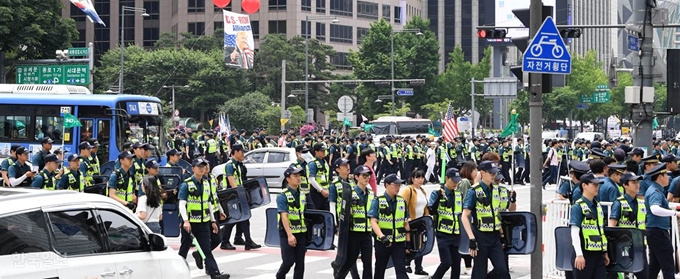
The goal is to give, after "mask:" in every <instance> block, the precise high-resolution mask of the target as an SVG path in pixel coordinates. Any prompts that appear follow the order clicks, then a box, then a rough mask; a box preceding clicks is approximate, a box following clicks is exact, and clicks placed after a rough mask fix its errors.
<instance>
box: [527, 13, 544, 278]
mask: <svg viewBox="0 0 680 279" xmlns="http://www.w3.org/2000/svg"><path fill="white" fill-rule="evenodd" d="M529 18H530V26H529V37H530V39H529V41H531V38H533V37H534V36H536V33H538V29H539V28H540V27H541V24H542V23H543V3H542V1H541V0H531V5H530V6H529ZM542 80H543V74H535V73H531V74H530V77H529V119H530V121H529V124H530V125H531V131H530V133H529V136H530V139H529V144H530V145H531V153H530V155H529V159H530V160H531V162H530V165H529V167H530V168H531V169H530V171H531V175H530V177H529V178H530V179H531V190H530V191H531V193H530V197H531V204H530V211H531V213H533V214H534V215H535V216H536V218H539V220H540V218H541V216H543V204H542V203H543V188H542V187H541V183H542V181H543V179H542V176H541V166H542V165H543V162H542V161H541V155H542V154H541V152H540V150H541V132H542V131H543V84H542ZM536 243H537V244H538V245H539V247H540V245H541V244H542V243H543V222H537V223H536ZM531 278H533V279H539V278H543V249H535V250H534V252H533V253H531Z"/></svg>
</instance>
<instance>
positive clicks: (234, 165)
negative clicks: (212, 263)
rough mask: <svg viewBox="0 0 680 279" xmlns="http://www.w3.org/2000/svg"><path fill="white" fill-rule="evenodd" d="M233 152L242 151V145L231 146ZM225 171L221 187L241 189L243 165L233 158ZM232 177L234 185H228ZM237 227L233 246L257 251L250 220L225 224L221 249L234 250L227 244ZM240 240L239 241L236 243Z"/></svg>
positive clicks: (243, 172)
mask: <svg viewBox="0 0 680 279" xmlns="http://www.w3.org/2000/svg"><path fill="white" fill-rule="evenodd" d="M235 151H243V146H242V145H234V146H232V152H235ZM224 168H225V170H224V174H225V175H224V178H223V181H222V185H224V186H225V187H230V188H235V187H243V181H244V179H245V178H246V175H247V173H248V172H247V169H246V167H245V166H244V165H243V162H239V161H237V160H236V159H234V158H233V157H232V158H231V159H230V160H229V161H227V164H226V165H225V167H224ZM230 176H232V177H233V178H234V183H236V185H230V183H229V177H230ZM236 225H238V226H237V228H236V237H235V238H236V240H234V244H237V245H239V244H244V245H245V249H246V250H250V249H258V248H260V247H261V246H260V245H259V244H256V243H255V242H254V241H253V239H252V238H250V220H244V221H241V222H239V223H236V224H227V225H225V226H224V231H223V232H222V245H221V249H225V250H235V249H236V248H235V247H234V246H232V245H231V243H230V242H229V238H230V237H231V231H232V230H233V228H234V226H236ZM241 234H243V235H244V236H245V241H244V242H242V241H243V239H242V238H241ZM238 240H241V241H238Z"/></svg>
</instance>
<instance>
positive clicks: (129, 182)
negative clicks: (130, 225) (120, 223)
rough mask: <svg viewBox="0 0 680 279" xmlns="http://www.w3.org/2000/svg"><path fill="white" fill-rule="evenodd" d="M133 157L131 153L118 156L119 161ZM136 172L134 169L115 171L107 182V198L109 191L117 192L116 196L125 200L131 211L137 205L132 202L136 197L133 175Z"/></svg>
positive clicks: (124, 152) (127, 152)
mask: <svg viewBox="0 0 680 279" xmlns="http://www.w3.org/2000/svg"><path fill="white" fill-rule="evenodd" d="M132 157H133V155H132V153H130V151H123V152H121V153H120V154H118V159H119V160H120V159H123V158H132ZM133 172H134V170H133V169H132V167H130V168H129V169H127V170H125V169H123V168H122V167H121V168H118V169H115V170H114V171H113V173H112V174H111V176H110V178H109V181H108V182H107V185H106V187H107V188H108V189H107V191H106V194H107V196H110V195H109V190H110V189H114V190H115V192H116V194H115V195H116V196H117V197H118V198H119V199H121V200H123V201H124V202H126V203H127V207H128V208H129V209H130V210H134V208H135V205H134V203H133V202H132V201H133V200H134V197H135V187H134V177H133V174H132V173H133ZM124 205H125V204H124Z"/></svg>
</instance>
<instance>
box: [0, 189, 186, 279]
mask: <svg viewBox="0 0 680 279" xmlns="http://www.w3.org/2000/svg"><path fill="white" fill-rule="evenodd" d="M0 204H2V206H1V207H0V266H2V268H0V278H3V279H7V278H17V279H19V278H22V279H23V278H103V279H106V278H126V279H135V278H139V279H148V278H191V273H190V272H189V266H188V265H187V263H186V262H185V261H184V259H183V258H182V257H180V256H179V255H178V254H177V252H175V251H173V250H172V249H171V248H168V247H167V245H166V240H165V237H164V236H162V235H160V234H154V233H152V232H151V230H149V228H148V227H147V226H146V225H144V223H143V222H142V221H141V220H139V218H137V217H136V216H134V215H133V214H132V213H131V212H130V211H129V210H128V209H127V208H125V207H123V206H122V205H120V204H119V203H117V202H115V201H114V200H112V199H110V198H107V197H104V196H101V195H96V194H84V193H77V192H73V191H66V190H63V191H46V190H38V189H26V188H0Z"/></svg>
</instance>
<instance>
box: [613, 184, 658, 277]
mask: <svg viewBox="0 0 680 279" xmlns="http://www.w3.org/2000/svg"><path fill="white" fill-rule="evenodd" d="M640 180H642V176H638V175H635V174H634V173H630V172H627V173H625V174H623V176H622V177H621V184H622V185H623V189H624V194H623V195H622V196H620V197H619V198H617V199H616V201H615V202H614V203H613V204H612V212H611V214H610V215H609V226H610V227H616V226H618V227H620V228H636V229H639V230H641V231H642V233H643V234H644V231H645V228H646V222H647V213H646V212H647V209H646V207H645V201H644V200H643V199H640V198H638V197H637V193H638V191H639V190H640ZM645 244H647V243H646V240H645ZM645 246H646V245H645ZM643 250H646V249H643ZM642 255H643V259H644V261H643V262H644V264H643V266H642V270H641V271H640V272H637V273H635V277H636V278H637V279H647V278H648V274H647V253H646V252H645V253H642ZM607 278H612V279H613V278H618V275H617V274H616V273H613V272H610V273H607Z"/></svg>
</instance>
